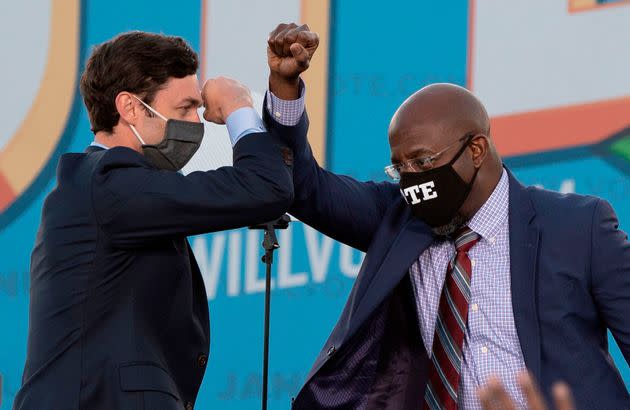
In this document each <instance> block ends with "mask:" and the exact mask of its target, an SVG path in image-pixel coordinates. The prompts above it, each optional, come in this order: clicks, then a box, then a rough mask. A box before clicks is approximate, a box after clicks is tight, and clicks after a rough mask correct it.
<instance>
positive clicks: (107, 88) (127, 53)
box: [80, 31, 199, 133]
mask: <svg viewBox="0 0 630 410" xmlns="http://www.w3.org/2000/svg"><path fill="white" fill-rule="evenodd" d="M198 66H199V59H198V57H197V53H195V51H194V50H193V49H192V48H191V47H190V45H188V43H186V41H185V40H184V39H183V38H181V37H175V36H166V35H163V34H153V33H146V32H142V31H132V32H127V33H123V34H120V35H119V36H116V37H114V38H113V39H111V40H109V41H106V42H104V43H102V44H99V45H98V46H96V47H95V48H94V50H93V51H92V55H91V56H90V58H89V59H88V61H87V64H86V67H85V71H84V72H83V75H82V76H81V85H80V88H81V95H82V96H83V102H84V103H85V107H86V108H87V111H88V114H89V117H90V123H91V124H92V132H94V133H97V132H99V131H105V132H109V133H111V132H112V131H113V128H114V126H115V125H116V124H118V121H119V119H120V115H119V114H118V111H117V110H116V102H115V100H116V96H117V95H118V94H119V93H120V92H122V91H128V92H131V93H134V94H138V95H139V96H141V97H142V98H144V101H145V102H146V103H147V104H150V103H151V102H152V101H153V98H154V97H155V93H156V92H157V91H159V90H160V89H161V88H162V86H163V85H164V84H165V83H166V82H167V81H168V80H169V79H170V78H184V77H186V76H189V75H193V74H195V73H196V72H197V68H198Z"/></svg>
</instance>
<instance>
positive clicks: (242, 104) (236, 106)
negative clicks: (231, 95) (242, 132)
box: [221, 101, 254, 123]
mask: <svg viewBox="0 0 630 410" xmlns="http://www.w3.org/2000/svg"><path fill="white" fill-rule="evenodd" d="M241 108H254V104H253V102H252V101H235V102H234V103H233V104H230V105H228V106H226V107H223V108H222V109H221V116H222V117H223V122H224V123H225V121H227V119H228V117H229V116H230V115H231V114H232V113H234V112H235V111H238V110H240V109H241Z"/></svg>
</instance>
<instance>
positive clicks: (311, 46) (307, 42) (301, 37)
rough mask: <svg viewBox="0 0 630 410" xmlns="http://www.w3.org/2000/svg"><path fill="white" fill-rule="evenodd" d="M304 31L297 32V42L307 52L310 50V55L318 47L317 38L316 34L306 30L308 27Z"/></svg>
mask: <svg viewBox="0 0 630 410" xmlns="http://www.w3.org/2000/svg"><path fill="white" fill-rule="evenodd" d="M306 27H307V29H306V30H302V31H299V32H298V36H297V40H296V41H297V42H298V43H300V44H302V45H303V46H304V48H306V49H307V50H311V55H312V54H313V52H314V51H315V50H316V49H317V46H319V36H318V35H317V33H315V32H313V31H310V30H308V26H306Z"/></svg>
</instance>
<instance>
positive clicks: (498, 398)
mask: <svg viewBox="0 0 630 410" xmlns="http://www.w3.org/2000/svg"><path fill="white" fill-rule="evenodd" d="M518 384H519V386H520V387H521V391H522V392H523V393H524V395H525V399H526V400H527V408H528V409H529V410H546V409H547V406H545V402H544V400H543V398H542V395H541V394H540V391H539V390H538V388H537V387H536V384H535V383H534V382H533V381H532V378H531V376H530V375H529V373H528V372H523V373H521V374H519V375H518ZM552 395H553V400H554V404H555V409H556V410H575V406H574V405H573V398H572V397H571V391H570V389H569V386H567V385H566V383H556V384H554V385H553V387H552ZM477 396H478V397H479V401H481V407H482V408H483V409H484V410H516V409H517V406H516V403H514V401H513V400H512V398H511V397H510V396H509V395H508V393H507V392H506V391H505V388H504V387H503V385H502V384H501V381H500V380H499V379H498V378H496V377H490V378H489V379H488V382H487V383H486V385H485V386H484V387H482V388H480V389H479V390H478V391H477Z"/></svg>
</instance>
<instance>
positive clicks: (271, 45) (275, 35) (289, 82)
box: [267, 23, 319, 99]
mask: <svg viewBox="0 0 630 410" xmlns="http://www.w3.org/2000/svg"><path fill="white" fill-rule="evenodd" d="M317 46H319V36H318V35H317V33H314V32H312V31H310V29H309V28H308V26H307V25H306V24H304V25H301V26H299V27H298V26H297V25H296V24H294V23H291V24H280V25H278V27H276V29H275V30H274V31H272V32H271V33H270V34H269V39H268V40H267V61H268V63H269V69H270V74H269V86H270V89H271V91H272V92H273V93H274V94H276V95H277V96H278V97H280V98H284V99H294V98H297V93H298V91H297V90H298V84H299V76H300V74H301V73H302V72H304V71H305V70H306V69H307V68H308V67H309V65H310V63H311V58H312V57H313V54H314V53H315V50H317Z"/></svg>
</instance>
